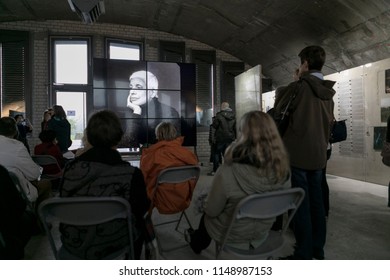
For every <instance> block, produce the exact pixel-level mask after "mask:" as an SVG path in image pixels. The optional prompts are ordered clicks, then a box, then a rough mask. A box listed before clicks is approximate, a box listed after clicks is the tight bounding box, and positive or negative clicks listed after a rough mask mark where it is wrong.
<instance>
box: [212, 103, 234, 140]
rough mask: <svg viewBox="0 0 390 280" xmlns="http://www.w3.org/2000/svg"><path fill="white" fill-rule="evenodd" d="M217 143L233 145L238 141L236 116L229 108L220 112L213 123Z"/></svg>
mask: <svg viewBox="0 0 390 280" xmlns="http://www.w3.org/2000/svg"><path fill="white" fill-rule="evenodd" d="M212 126H213V127H214V128H215V140H216V142H217V143H231V142H233V141H234V139H236V115H235V114H234V113H233V111H232V109H230V108H228V109H226V110H222V111H220V112H218V113H217V114H216V116H215V119H214V121H213V123H212Z"/></svg>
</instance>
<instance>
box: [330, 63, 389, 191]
mask: <svg viewBox="0 0 390 280" xmlns="http://www.w3.org/2000/svg"><path fill="white" fill-rule="evenodd" d="M386 69H390V58H389V59H385V60H382V61H378V62H374V63H372V64H371V65H369V67H368V66H360V67H356V68H353V69H349V70H346V71H343V72H340V73H336V74H332V75H329V76H327V77H326V78H327V79H329V80H334V81H337V84H336V85H335V89H336V91H337V93H336V96H335V98H334V100H335V103H336V104H335V116H336V118H339V119H348V121H347V124H348V139H347V140H346V141H345V142H341V143H338V144H334V145H333V153H332V156H331V158H330V160H329V162H328V167H327V171H328V173H330V174H334V175H338V176H342V177H348V178H353V179H357V180H362V181H367V182H371V183H376V184H381V185H386V186H387V185H388V183H389V179H390V170H389V168H388V167H387V166H385V165H384V164H382V161H381V159H382V158H381V156H380V150H374V127H385V126H386V123H385V122H384V121H383V120H381V100H383V99H387V100H388V99H389V98H390V93H387V94H386V90H385V70H386ZM342 95H344V96H342ZM348 99H351V101H350V104H349V106H350V108H346V106H347V105H348V104H347V103H348Z"/></svg>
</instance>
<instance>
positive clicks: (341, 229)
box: [25, 167, 390, 260]
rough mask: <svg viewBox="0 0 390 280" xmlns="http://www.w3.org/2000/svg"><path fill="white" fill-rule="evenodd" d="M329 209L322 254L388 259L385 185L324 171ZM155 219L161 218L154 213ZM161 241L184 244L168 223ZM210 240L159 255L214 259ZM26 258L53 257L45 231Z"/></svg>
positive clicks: (389, 213) (205, 183) (193, 210)
mask: <svg viewBox="0 0 390 280" xmlns="http://www.w3.org/2000/svg"><path fill="white" fill-rule="evenodd" d="M208 171H210V167H202V175H201V177H200V179H199V181H198V185H197V188H196V190H195V193H194V198H193V202H192V204H191V206H190V208H189V209H188V211H187V212H188V214H189V216H190V220H191V223H192V225H193V226H195V227H197V225H198V222H199V219H200V213H199V211H198V210H197V209H198V206H199V205H198V204H199V200H198V199H197V198H198V197H199V196H201V195H202V194H204V193H205V192H206V190H207V188H208V187H209V186H210V184H211V180H212V178H213V177H210V176H207V175H206V173H207V172H208ZM327 178H328V184H329V187H330V203H331V206H330V207H331V209H330V214H329V219H328V233H327V243H326V246H325V257H326V259H328V260H390V208H389V207H387V186H381V185H375V184H370V183H365V182H362V181H356V180H352V179H347V178H342V177H336V176H332V175H328V176H327ZM154 218H155V219H159V220H161V219H163V218H164V217H161V216H159V215H158V214H156V213H155V216H154ZM156 231H157V234H158V236H160V240H163V242H162V243H163V245H164V246H167V247H170V246H173V245H178V244H179V245H180V244H182V245H185V241H184V239H183V237H182V235H181V234H179V233H177V232H175V230H173V226H172V225H167V226H162V227H159V228H157V229H156ZM289 237H290V240H289V244H288V245H287V246H286V247H285V248H284V249H283V250H282V251H281V252H280V253H279V255H280V256H282V255H287V254H290V253H291V252H292V246H291V244H293V242H294V239H293V236H292V234H291V233H290V234H289ZM214 250H215V248H214V244H211V245H210V246H209V247H208V248H207V249H206V250H205V251H203V252H202V254H201V255H195V254H193V253H192V251H191V249H190V248H189V247H188V246H185V247H184V248H182V249H178V250H174V251H172V252H169V253H166V254H164V255H163V256H161V258H163V259H172V260H176V259H181V260H191V259H214ZM25 258H26V259H34V260H37V259H38V260H44V259H53V255H52V252H51V250H50V246H49V243H48V240H47V238H46V236H45V235H39V236H35V237H33V239H32V240H31V241H30V242H29V244H28V245H27V248H26V257H25Z"/></svg>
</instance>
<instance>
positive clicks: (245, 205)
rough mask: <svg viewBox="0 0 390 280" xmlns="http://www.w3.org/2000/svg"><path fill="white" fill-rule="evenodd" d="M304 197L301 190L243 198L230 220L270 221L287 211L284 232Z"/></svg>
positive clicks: (287, 190)
mask: <svg viewBox="0 0 390 280" xmlns="http://www.w3.org/2000/svg"><path fill="white" fill-rule="evenodd" d="M304 196H305V192H304V190H303V189H301V188H289V189H285V190H278V191H271V192H266V193H262V194H252V195H249V196H247V197H245V198H243V199H242V200H241V201H240V202H239V203H238V204H237V206H236V209H235V212H234V214H233V217H232V219H237V220H239V219H243V218H253V219H261V220H266V219H271V218H276V217H277V216H279V215H282V214H284V213H286V212H288V211H290V212H289V218H288V220H287V222H286V223H284V226H283V228H282V231H283V232H284V231H286V230H287V227H288V224H289V223H290V221H291V219H292V217H293V216H294V215H295V212H296V211H297V209H298V207H299V205H300V204H301V203H302V200H303V198H304Z"/></svg>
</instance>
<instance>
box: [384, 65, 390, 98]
mask: <svg viewBox="0 0 390 280" xmlns="http://www.w3.org/2000/svg"><path fill="white" fill-rule="evenodd" d="M385 87H386V93H390V69H387V70H385Z"/></svg>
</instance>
